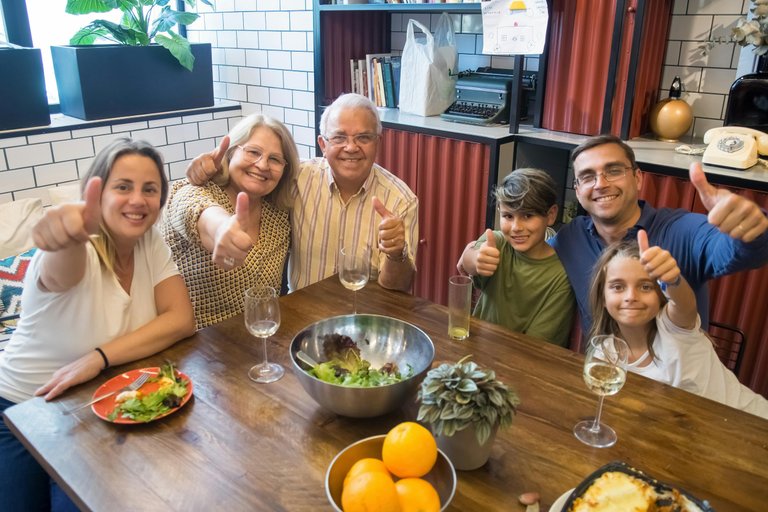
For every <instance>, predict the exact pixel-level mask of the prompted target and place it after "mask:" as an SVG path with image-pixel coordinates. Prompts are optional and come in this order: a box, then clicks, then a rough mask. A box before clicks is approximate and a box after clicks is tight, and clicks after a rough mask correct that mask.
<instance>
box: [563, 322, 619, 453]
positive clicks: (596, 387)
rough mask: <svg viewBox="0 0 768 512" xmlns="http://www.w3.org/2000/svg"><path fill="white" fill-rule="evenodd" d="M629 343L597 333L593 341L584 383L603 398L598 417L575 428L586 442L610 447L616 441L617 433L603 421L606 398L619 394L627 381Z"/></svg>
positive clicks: (587, 357)
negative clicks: (601, 417) (601, 420)
mask: <svg viewBox="0 0 768 512" xmlns="http://www.w3.org/2000/svg"><path fill="white" fill-rule="evenodd" d="M628 356H629V347H628V346H627V342H626V341H624V340H622V339H621V338H617V337H616V336H595V337H593V338H592V339H591V340H589V345H588V346H587V351H586V357H585V359H584V382H586V384H587V387H588V388H589V389H590V391H592V392H593V393H595V394H597V395H598V396H599V397H600V400H599V401H598V403H597V416H595V417H594V419H592V418H590V419H587V420H584V421H580V422H579V423H577V424H576V425H575V426H574V427H573V434H574V435H575V436H576V438H577V439H578V440H579V441H581V442H582V443H584V444H588V445H589V446H594V447H595V448H607V447H609V446H613V445H614V444H616V439H617V437H616V432H615V431H614V430H613V429H612V428H611V427H609V426H608V425H605V424H601V423H600V416H601V414H602V412H603V399H604V398H605V397H606V396H608V395H615V394H616V393H618V392H619V390H620V389H621V388H622V387H623V386H624V382H625V381H626V380H627V358H628Z"/></svg>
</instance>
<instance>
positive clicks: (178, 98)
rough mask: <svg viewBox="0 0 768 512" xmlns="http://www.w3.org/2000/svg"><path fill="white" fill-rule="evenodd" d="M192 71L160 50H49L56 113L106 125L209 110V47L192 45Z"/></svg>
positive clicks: (115, 47) (98, 47) (105, 47)
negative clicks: (56, 90)
mask: <svg viewBox="0 0 768 512" xmlns="http://www.w3.org/2000/svg"><path fill="white" fill-rule="evenodd" d="M192 54H193V55H194V56H195V66H194V69H193V71H188V70H186V69H185V68H184V67H182V66H181V64H179V63H178V61H177V60H176V59H175V58H174V57H173V56H172V55H171V54H170V53H169V52H168V50H166V49H165V48H163V47H162V46H159V45H150V46H123V45H92V46H52V47H51V55H52V56H53V67H54V71H55V73H56V82H57V84H58V88H59V100H60V102H61V112H62V114H64V115H67V116H71V117H76V118H78V119H86V120H93V119H106V118H112V117H125V116H134V115H139V114H151V113H155V112H167V111H172V110H186V109H190V108H200V107H210V106H212V105H213V67H212V63H211V45H210V44H193V45H192Z"/></svg>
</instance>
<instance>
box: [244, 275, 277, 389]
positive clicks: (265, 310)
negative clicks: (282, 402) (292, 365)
mask: <svg viewBox="0 0 768 512" xmlns="http://www.w3.org/2000/svg"><path fill="white" fill-rule="evenodd" d="M278 296H279V294H278V292H277V290H275V289H274V288H272V287H270V286H264V287H258V286H257V287H253V288H249V289H248V290H246V291H245V314H244V317H245V327H246V328H247V329H248V332H250V333H251V334H252V335H254V336H257V337H259V338H261V342H262V346H263V347H264V361H263V362H261V363H259V364H257V365H255V366H253V367H251V369H250V370H249V371H248V377H250V378H251V380H252V381H255V382H261V383H268V382H274V381H276V380H277V379H279V378H280V377H282V376H283V373H284V370H283V367H282V366H280V365H279V364H277V363H270V362H269V360H268V359H267V338H268V337H269V336H272V335H273V334H275V333H276V332H277V329H278V327H280V303H279V302H278Z"/></svg>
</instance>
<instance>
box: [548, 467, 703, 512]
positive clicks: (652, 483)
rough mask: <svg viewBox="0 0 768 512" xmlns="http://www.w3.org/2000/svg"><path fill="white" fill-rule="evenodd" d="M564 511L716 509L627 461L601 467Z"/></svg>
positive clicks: (683, 511) (682, 511)
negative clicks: (630, 464)
mask: <svg viewBox="0 0 768 512" xmlns="http://www.w3.org/2000/svg"><path fill="white" fill-rule="evenodd" d="M563 512H714V509H713V508H712V507H710V505H709V503H708V502H706V501H702V500H699V499H697V498H695V497H694V496H691V495H690V494H689V493H687V492H686V491H684V490H682V489H679V488H676V487H674V486H672V485H669V484H665V483H663V482H659V481H658V480H656V479H655V478H652V477H650V476H648V475H646V474H645V473H643V472H642V471H640V470H638V469H635V468H633V467H631V466H629V465H628V464H626V463H624V462H611V463H608V464H606V465H605V466H603V467H601V468H600V469H598V470H597V471H595V472H594V473H592V474H591V475H589V477H587V478H586V479H585V480H584V481H583V482H581V483H580V484H579V485H578V486H577V487H576V488H575V489H574V490H573V492H572V493H571V495H570V496H569V497H568V499H567V500H566V502H565V505H564V506H563Z"/></svg>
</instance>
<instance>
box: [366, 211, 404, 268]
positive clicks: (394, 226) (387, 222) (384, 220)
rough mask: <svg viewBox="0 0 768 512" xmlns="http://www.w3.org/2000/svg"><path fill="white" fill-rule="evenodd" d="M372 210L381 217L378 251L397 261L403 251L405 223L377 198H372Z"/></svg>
mask: <svg viewBox="0 0 768 512" xmlns="http://www.w3.org/2000/svg"><path fill="white" fill-rule="evenodd" d="M373 209H374V210H376V213H378V214H379V216H380V217H381V222H379V251H381V252H383V253H384V254H386V255H387V256H389V257H391V258H393V259H395V260H399V259H400V257H401V256H402V254H403V249H405V223H404V222H403V219H401V218H400V217H398V216H397V215H395V214H393V213H392V212H390V211H389V210H387V208H386V207H385V206H384V203H382V202H381V201H380V200H379V198H378V197H374V198H373Z"/></svg>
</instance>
